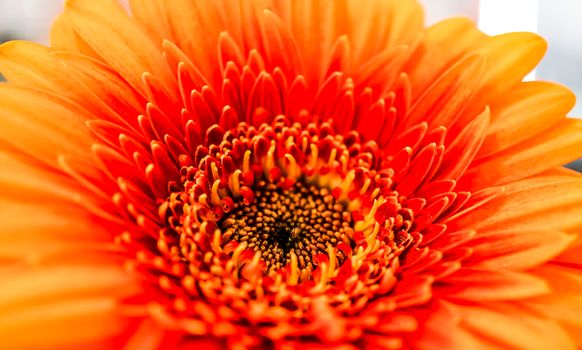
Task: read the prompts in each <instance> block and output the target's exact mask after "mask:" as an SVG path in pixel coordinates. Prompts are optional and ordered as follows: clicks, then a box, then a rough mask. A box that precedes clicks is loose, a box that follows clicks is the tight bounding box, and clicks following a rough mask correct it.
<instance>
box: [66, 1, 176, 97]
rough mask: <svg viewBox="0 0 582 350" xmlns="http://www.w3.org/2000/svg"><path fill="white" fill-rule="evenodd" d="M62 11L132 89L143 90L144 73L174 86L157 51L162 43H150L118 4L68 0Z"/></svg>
mask: <svg viewBox="0 0 582 350" xmlns="http://www.w3.org/2000/svg"><path fill="white" fill-rule="evenodd" d="M65 13H66V14H67V16H68V18H69V19H70V21H71V24H72V26H73V29H74V30H75V32H76V33H77V34H78V35H79V36H80V37H81V38H83V40H84V41H85V42H86V43H87V45H89V46H90V47H91V48H92V49H93V50H94V51H95V52H96V53H97V54H98V55H99V56H100V57H101V58H102V59H103V60H104V61H105V62H106V63H107V64H109V65H110V66H111V67H112V68H113V69H115V70H116V71H117V72H118V73H119V74H120V75H121V76H122V77H123V78H124V79H125V80H127V82H129V83H130V85H131V86H133V87H134V88H135V89H136V90H138V91H142V92H143V91H144V90H143V86H142V81H141V76H142V74H143V73H144V72H149V73H151V74H153V75H155V76H156V77H157V78H159V79H160V80H161V82H162V83H163V84H164V86H165V87H166V88H168V89H169V87H174V84H175V82H174V80H173V77H172V74H171V72H170V71H169V70H168V69H167V65H165V64H164V61H163V57H162V54H161V51H160V47H161V44H162V43H161V42H160V43H153V42H152V41H151V39H150V38H149V36H147V34H146V33H144V32H143V31H142V30H141V29H140V27H139V26H138V25H137V24H136V23H135V22H133V21H132V20H131V19H130V18H129V17H128V15H127V14H126V13H125V11H124V10H123V8H122V7H121V6H120V5H119V4H117V3H116V2H114V1H111V0H103V1H99V2H94V1H88V0H70V1H68V2H67V4H66V7H65ZM105 38H106V39H105ZM156 44H157V45H156ZM169 90H170V91H173V89H169Z"/></svg>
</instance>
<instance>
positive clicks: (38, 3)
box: [0, 0, 582, 171]
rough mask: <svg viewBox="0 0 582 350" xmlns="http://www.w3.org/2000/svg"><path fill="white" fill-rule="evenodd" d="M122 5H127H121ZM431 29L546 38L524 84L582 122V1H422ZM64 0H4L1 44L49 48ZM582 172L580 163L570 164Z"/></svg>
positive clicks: (0, 6)
mask: <svg viewBox="0 0 582 350" xmlns="http://www.w3.org/2000/svg"><path fill="white" fill-rule="evenodd" d="M122 1H124V0H122ZM420 1H421V2H422V3H423V5H424V7H425V10H426V21H427V24H432V23H435V22H438V21H440V20H442V19H445V18H449V17H452V16H466V17H470V18H472V19H473V20H474V21H475V22H477V23H478V25H479V28H480V29H481V30H483V31H484V32H485V33H487V34H490V35H495V34H500V33H505V32H511V31H530V32H535V33H538V34H540V35H541V36H543V37H544V38H546V40H547V41H548V43H549V47H548V53H547V54H546V56H545V58H544V59H543V61H542V62H541V64H540V65H539V66H538V67H537V69H536V70H535V71H534V72H532V74H530V75H529V76H528V77H527V78H526V79H536V80H551V81H555V82H559V83H562V84H564V85H567V86H568V87H570V88H571V89H573V90H574V92H575V93H576V95H577V96H579V100H580V101H579V102H578V103H577V105H576V107H575V108H574V110H572V112H571V113H570V115H572V116H574V117H578V118H582V102H581V101H582V0H420ZM63 2H64V0H18V1H17V0H0V42H4V41H7V40H13V39H24V40H32V41H37V42H41V43H45V44H47V43H48V41H49V36H48V33H49V30H50V24H51V20H52V19H53V18H54V17H55V16H56V15H57V14H58V13H59V12H60V11H61V10H62V4H63ZM569 166H570V167H575V168H577V169H578V170H580V171H582V160H580V161H578V162H575V163H573V164H570V165H569Z"/></svg>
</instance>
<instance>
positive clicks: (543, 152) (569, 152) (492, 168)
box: [459, 119, 582, 190]
mask: <svg viewBox="0 0 582 350" xmlns="http://www.w3.org/2000/svg"><path fill="white" fill-rule="evenodd" d="M580 149H582V120H575V119H563V120H562V121H560V122H559V123H558V124H556V125H555V126H554V127H553V128H551V129H549V130H547V131H546V132H543V133H541V134H539V135H536V136H534V137H532V138H530V139H528V140H526V141H523V142H521V143H519V144H517V145H515V146H513V147H510V148H508V149H506V150H505V151H502V152H499V153H497V154H495V155H492V156H491V157H489V158H486V159H482V160H480V161H478V162H476V164H474V165H472V166H471V167H470V168H469V169H468V170H467V172H466V173H465V175H464V176H463V177H462V178H461V180H460V181H459V188H468V189H472V190H476V189H480V188H483V187H486V186H494V185H500V184H506V183H509V182H511V181H516V180H519V179H523V178H525V177H528V176H532V175H536V174H539V173H541V172H543V171H545V170H548V169H551V168H554V167H557V166H560V165H563V164H566V163H568V162H570V161H573V160H576V159H577V158H578V155H579V153H578V152H579V151H580Z"/></svg>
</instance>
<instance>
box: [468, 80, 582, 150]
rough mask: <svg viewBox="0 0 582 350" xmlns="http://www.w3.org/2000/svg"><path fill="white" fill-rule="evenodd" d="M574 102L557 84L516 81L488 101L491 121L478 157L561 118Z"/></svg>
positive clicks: (506, 145) (569, 93)
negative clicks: (503, 92)
mask: <svg viewBox="0 0 582 350" xmlns="http://www.w3.org/2000/svg"><path fill="white" fill-rule="evenodd" d="M575 102H576V97H575V96H574V94H573V93H572V91H571V90H569V89H568V88H565V87H563V86H561V85H557V84H552V83H546V82H537V81H536V82H526V83H521V84H518V85H517V86H516V87H515V88H514V89H512V90H511V91H508V92H506V93H505V94H503V96H500V98H499V99H496V100H495V101H493V102H492V103H491V105H490V108H491V124H490V126H489V128H488V130H487V137H486V138H485V141H484V143H483V146H482V147H481V149H480V150H479V155H478V158H485V157H487V156H489V155H491V154H494V153H497V152H499V151H503V150H505V149H507V148H509V147H511V146H514V145H516V144H518V143H519V142H522V141H525V140H527V139H528V138H530V137H533V136H534V135H536V134H539V133H541V132H542V131H545V130H546V129H549V128H550V127H552V126H554V125H555V124H556V123H557V122H559V121H560V120H561V119H563V117H564V116H565V115H566V113H568V111H569V110H570V109H571V108H572V107H573V106H574V103H575Z"/></svg>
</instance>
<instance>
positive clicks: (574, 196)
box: [447, 175, 582, 232]
mask: <svg viewBox="0 0 582 350" xmlns="http://www.w3.org/2000/svg"><path fill="white" fill-rule="evenodd" d="M581 208H582V181H580V179H579V177H570V176H562V175H558V176H556V175H552V176H550V175H546V176H536V177H532V178H530V179H526V180H522V181H519V182H515V183H511V184H508V185H505V191H504V192H502V193H501V194H499V195H498V196H497V197H496V198H494V199H493V200H491V201H490V202H488V203H486V204H485V205H483V206H481V207H479V208H476V209H474V210H473V211H471V212H470V213H468V214H466V215H465V216H462V217H460V218H457V219H455V220H452V221H451V222H448V223H447V225H448V226H449V228H450V229H463V228H465V227H470V228H473V229H476V230H478V231H479V232H484V231H489V230H499V229H504V230H507V229H511V230H527V229H530V230H536V231H538V230H547V231H563V232H568V231H572V230H574V231H575V232H576V231H577V230H578V229H579V228H580V227H581V225H582V213H581Z"/></svg>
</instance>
